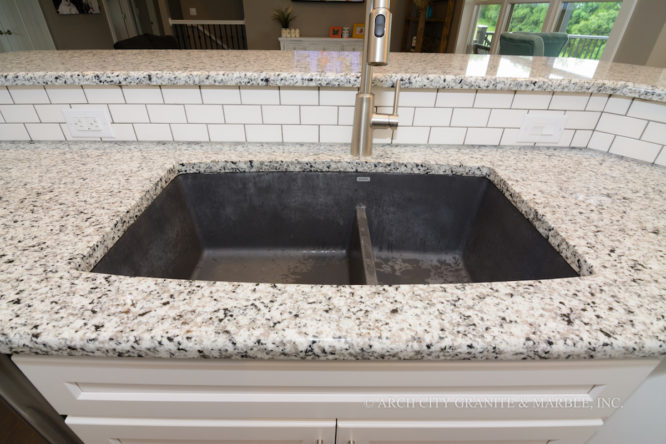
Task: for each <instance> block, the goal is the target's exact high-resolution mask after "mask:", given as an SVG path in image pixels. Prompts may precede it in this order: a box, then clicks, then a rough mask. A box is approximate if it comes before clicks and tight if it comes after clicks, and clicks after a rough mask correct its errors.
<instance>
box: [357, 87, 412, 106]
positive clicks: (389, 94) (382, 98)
mask: <svg viewBox="0 0 666 444" xmlns="http://www.w3.org/2000/svg"><path fill="white" fill-rule="evenodd" d="M373 93H374V94H375V102H374V103H375V106H380V107H391V108H393V99H394V97H395V89H393V88H375V89H373ZM400 99H402V97H400ZM354 103H355V102H353V103H352V105H353V104H354Z"/></svg>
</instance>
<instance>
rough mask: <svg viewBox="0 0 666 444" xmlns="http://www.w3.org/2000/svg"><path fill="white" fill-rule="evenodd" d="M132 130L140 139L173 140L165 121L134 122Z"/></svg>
mask: <svg viewBox="0 0 666 444" xmlns="http://www.w3.org/2000/svg"><path fill="white" fill-rule="evenodd" d="M134 132H135V133H136V138H137V140H140V141H159V140H173V137H172V135H171V128H170V127H169V124H167V123H135V124H134Z"/></svg>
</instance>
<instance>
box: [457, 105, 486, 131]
mask: <svg viewBox="0 0 666 444" xmlns="http://www.w3.org/2000/svg"><path fill="white" fill-rule="evenodd" d="M489 116H490V110H489V109H477V108H469V109H468V108H456V109H454V110H453V117H452V118H451V126H465V127H470V126H486V124H487V122H488V117H489Z"/></svg>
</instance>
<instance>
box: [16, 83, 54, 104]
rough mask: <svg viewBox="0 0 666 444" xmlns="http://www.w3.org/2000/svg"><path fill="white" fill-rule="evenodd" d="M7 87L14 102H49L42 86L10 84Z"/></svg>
mask: <svg viewBox="0 0 666 444" xmlns="http://www.w3.org/2000/svg"><path fill="white" fill-rule="evenodd" d="M7 89H8V90H9V94H11V96H12V99H13V100H14V103H25V104H28V103H51V102H50V101H49V97H48V96H47V95H46V91H45V90H44V87H42V86H10V87H8V88H7Z"/></svg>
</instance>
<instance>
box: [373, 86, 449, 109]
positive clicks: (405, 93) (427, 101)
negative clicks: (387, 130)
mask: <svg viewBox="0 0 666 444" xmlns="http://www.w3.org/2000/svg"><path fill="white" fill-rule="evenodd" d="M391 100H393V98H392V96H391ZM436 100H437V90H436V89H403V90H402V91H401V93H400V106H406V107H410V106H414V107H420V106H425V107H433V106H435V101H436ZM392 103H393V102H392V101H391V102H390V103H387V104H385V105H386V106H390V105H392Z"/></svg>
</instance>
